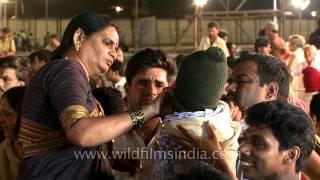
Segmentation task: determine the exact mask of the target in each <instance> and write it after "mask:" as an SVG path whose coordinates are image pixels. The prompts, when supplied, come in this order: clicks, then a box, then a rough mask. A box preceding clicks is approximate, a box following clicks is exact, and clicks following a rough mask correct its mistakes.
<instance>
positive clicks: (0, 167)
mask: <svg viewBox="0 0 320 180" xmlns="http://www.w3.org/2000/svg"><path fill="white" fill-rule="evenodd" d="M20 162H21V159H20V158H19V157H18V156H17V155H16V154H15V152H14V151H13V149H12V146H11V143H10V141H9V140H4V141H2V143H1V144H0V180H13V179H16V178H17V174H18V170H19V165H20Z"/></svg>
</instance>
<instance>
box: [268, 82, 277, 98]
mask: <svg viewBox="0 0 320 180" xmlns="http://www.w3.org/2000/svg"><path fill="white" fill-rule="evenodd" d="M278 93H279V85H278V84H277V83H276V82H271V83H270V84H268V85H267V94H266V99H267V100H275V99H277V96H278Z"/></svg>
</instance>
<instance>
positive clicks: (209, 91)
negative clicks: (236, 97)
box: [174, 47, 228, 112]
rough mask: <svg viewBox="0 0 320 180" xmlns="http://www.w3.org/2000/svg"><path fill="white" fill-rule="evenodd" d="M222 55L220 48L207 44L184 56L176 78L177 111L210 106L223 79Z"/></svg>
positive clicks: (225, 69) (218, 97) (213, 106)
mask: <svg viewBox="0 0 320 180" xmlns="http://www.w3.org/2000/svg"><path fill="white" fill-rule="evenodd" d="M227 76H228V66H227V60H226V56H225V54H224V53H223V51H222V50H221V49H220V48H217V47H210V48H209V49H208V50H206V51H197V52H195V53H192V54H190V55H188V56H186V57H185V58H184V59H183V61H182V62H181V64H180V67H179V72H178V75H177V80H176V88H175V91H174V93H175V96H176V99H177V111H179V112H181V111H182V112H193V111H201V110H204V109H214V108H215V107H216V106H217V104H218V100H219V99H220V98H221V95H222V92H223V88H224V85H225V83H226V81H227Z"/></svg>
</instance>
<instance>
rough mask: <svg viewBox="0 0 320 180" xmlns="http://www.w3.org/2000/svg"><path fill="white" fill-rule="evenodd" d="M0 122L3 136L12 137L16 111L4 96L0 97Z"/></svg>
mask: <svg viewBox="0 0 320 180" xmlns="http://www.w3.org/2000/svg"><path fill="white" fill-rule="evenodd" d="M0 107H1V109H0V123H1V126H2V127H3V130H4V137H5V138H13V137H14V133H15V132H14V131H15V127H16V119H17V113H16V112H15V111H14V110H13V109H12V108H11V107H10V105H9V103H8V101H7V99H6V98H3V97H2V98H1V99H0Z"/></svg>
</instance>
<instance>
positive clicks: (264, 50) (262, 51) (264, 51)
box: [258, 44, 271, 55]
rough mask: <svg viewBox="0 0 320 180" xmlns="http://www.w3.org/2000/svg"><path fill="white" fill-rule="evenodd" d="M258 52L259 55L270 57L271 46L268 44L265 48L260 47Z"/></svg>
mask: <svg viewBox="0 0 320 180" xmlns="http://www.w3.org/2000/svg"><path fill="white" fill-rule="evenodd" d="M258 50H259V53H260V54H263V55H270V52H271V46H270V44H268V45H267V46H265V47H260V48H258Z"/></svg>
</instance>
